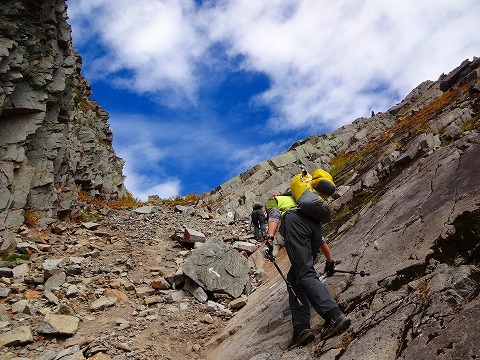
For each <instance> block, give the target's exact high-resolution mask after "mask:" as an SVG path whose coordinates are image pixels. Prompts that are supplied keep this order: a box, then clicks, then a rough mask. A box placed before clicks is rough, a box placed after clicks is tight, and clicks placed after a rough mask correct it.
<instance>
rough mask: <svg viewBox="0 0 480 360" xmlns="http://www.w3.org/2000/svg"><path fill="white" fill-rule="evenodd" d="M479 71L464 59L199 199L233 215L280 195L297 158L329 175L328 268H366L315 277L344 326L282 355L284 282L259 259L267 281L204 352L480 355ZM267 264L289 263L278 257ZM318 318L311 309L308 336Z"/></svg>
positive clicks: (286, 327) (241, 355) (242, 355)
mask: <svg viewBox="0 0 480 360" xmlns="http://www.w3.org/2000/svg"><path fill="white" fill-rule="evenodd" d="M479 65H480V59H478V58H475V59H473V61H468V60H466V61H465V62H463V63H462V64H461V65H460V66H459V67H458V68H456V69H454V70H453V71H452V72H451V73H449V74H448V75H442V76H441V77H440V78H439V80H437V81H428V82H424V83H422V84H421V85H420V86H418V87H417V88H416V89H414V90H413V91H412V92H411V93H410V94H409V95H408V96H407V97H406V98H405V99H404V100H403V101H402V102H401V103H399V104H398V105H396V106H394V107H392V108H391V109H390V110H388V111H387V112H385V113H381V114H377V115H375V116H373V117H372V118H370V119H364V118H362V119H357V120H355V121H354V122H353V123H352V124H350V125H347V126H344V127H342V128H340V129H338V130H336V131H334V132H333V133H329V134H324V135H321V136H311V137H310V138H308V139H306V140H305V141H302V142H298V143H296V144H294V145H293V146H292V147H291V148H290V149H288V150H287V151H286V152H285V153H284V154H282V155H279V156H277V157H275V158H273V159H271V160H269V161H266V162H264V163H262V164H259V165H257V166H256V167H255V168H253V169H251V170H250V171H247V172H246V173H244V174H241V175H240V176H238V177H236V178H234V179H232V180H230V181H229V182H227V183H225V184H223V185H221V186H219V187H218V188H217V189H216V190H215V191H213V192H212V193H211V194H210V195H209V197H210V199H216V200H217V201H218V204H219V206H218V208H219V211H221V212H222V211H223V212H226V211H229V210H230V211H232V212H233V211H235V209H236V215H237V216H238V217H242V216H244V214H246V213H248V212H249V211H250V208H251V204H252V202H253V201H255V200H265V199H266V198H267V197H268V196H269V195H270V194H272V193H278V192H283V191H284V190H285V189H287V188H288V186H289V178H290V176H291V175H292V174H295V173H298V172H299V170H300V166H305V167H306V169H307V170H310V171H312V170H313V169H314V168H316V167H323V168H325V169H328V170H330V171H331V173H332V174H333V175H334V180H335V182H336V184H337V186H338V189H337V190H338V191H337V193H336V195H335V199H334V200H333V201H332V202H331V207H332V208H333V209H334V212H335V213H334V219H333V221H332V222H331V223H329V224H327V225H326V226H325V227H324V230H325V237H326V239H327V241H328V242H329V243H330V245H331V248H332V254H333V256H334V259H335V260H336V262H337V263H338V265H337V269H343V270H348V271H357V272H358V271H362V270H363V271H367V272H368V273H369V274H370V275H369V276H364V277H361V276H359V275H349V274H340V273H337V274H335V275H334V276H332V277H330V278H326V279H324V280H323V281H325V283H326V284H327V287H328V288H329V289H330V291H331V292H332V294H333V295H334V297H335V298H336V299H337V301H338V302H339V304H340V306H341V308H343V309H344V311H345V312H346V313H347V314H348V316H349V317H350V318H351V319H352V326H351V327H350V329H349V331H348V332H347V333H346V334H344V335H343V336H340V337H336V338H332V339H329V340H327V341H319V340H316V341H315V342H314V343H313V344H312V345H309V346H306V347H304V348H300V349H294V350H291V351H286V350H284V349H285V346H284V345H285V344H287V343H288V341H289V337H290V336H291V322H290V314H289V311H288V302H287V290H286V287H285V283H284V282H283V280H282V279H281V277H280V276H279V274H278V273H277V272H276V270H275V268H273V267H272V266H271V265H270V264H265V268H266V270H267V273H268V281H267V282H266V283H265V284H263V285H262V286H260V287H259V288H258V289H257V291H255V293H253V294H252V295H250V297H249V302H248V304H247V305H246V306H245V307H244V308H243V309H241V310H240V312H239V313H238V314H237V315H236V316H235V317H234V318H233V319H232V320H230V322H229V324H228V326H227V327H226V329H224V331H223V332H222V333H221V334H220V335H219V336H217V337H216V338H215V339H214V340H213V341H212V342H211V343H210V347H211V351H210V352H209V355H208V357H207V359H221V358H226V357H228V358H229V359H255V360H260V359H378V360H380V359H412V360H413V359H433V358H440V359H476V358H478V357H479V356H480V346H479V344H478V336H477V334H478V332H479V331H480V325H479V322H478V318H479V315H480V313H479V309H480V306H479V305H480V300H479V293H480V268H479V265H480V228H479V224H480V182H479V181H478V176H479V174H480V132H479V127H480V68H479ZM277 262H278V263H279V265H280V266H281V268H282V269H283V270H284V271H285V272H286V271H287V270H288V267H289V263H288V258H287V257H286V255H285V253H284V252H283V251H281V252H280V253H279V256H278V257H277ZM323 263H324V259H322V258H319V259H318V264H317V265H318V273H319V276H320V275H321V273H322V270H323ZM312 311H313V310H312ZM321 325H322V320H321V318H319V317H318V316H314V322H313V329H314V331H315V332H316V333H317V334H318V333H319V332H320V330H321Z"/></svg>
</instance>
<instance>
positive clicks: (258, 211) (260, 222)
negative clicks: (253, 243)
mask: <svg viewBox="0 0 480 360" xmlns="http://www.w3.org/2000/svg"><path fill="white" fill-rule="evenodd" d="M252 207H253V211H252V213H251V215H250V222H249V225H248V229H249V230H250V229H251V227H252V224H253V237H254V239H255V240H257V241H259V240H260V235H261V236H262V240H263V239H265V238H266V236H267V221H266V220H265V213H264V212H263V205H262V204H261V203H259V202H256V203H254V204H253V206H252Z"/></svg>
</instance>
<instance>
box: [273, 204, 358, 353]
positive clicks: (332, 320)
mask: <svg viewBox="0 0 480 360" xmlns="http://www.w3.org/2000/svg"><path fill="white" fill-rule="evenodd" d="M265 207H266V209H267V212H268V231H267V233H268V235H267V242H266V246H267V251H269V252H270V254H271V253H272V252H273V244H272V242H273V240H274V235H275V232H276V231H277V228H278V229H279V232H280V234H281V235H282V236H283V238H284V241H285V247H286V250H287V254H288V258H289V260H290V263H291V267H290V270H289V271H288V274H287V280H288V281H289V282H290V284H291V285H292V288H293V293H292V292H291V291H289V305H290V310H291V313H292V325H293V337H292V340H291V342H290V344H289V345H288V347H289V348H293V347H296V346H303V345H306V344H308V343H309V342H311V341H313V340H314V339H315V334H314V333H313V331H312V329H311V328H310V306H312V307H313V309H314V310H315V311H316V312H317V313H318V314H319V315H320V316H321V317H322V318H323V319H324V320H325V325H324V328H323V330H322V332H321V339H322V340H326V339H329V338H331V337H333V336H335V335H338V334H340V333H342V332H344V331H345V330H346V329H347V328H348V327H349V326H350V323H351V320H350V319H348V318H347V317H346V316H345V315H344V314H343V313H342V312H341V311H340V309H339V307H338V305H337V303H336V302H335V301H334V300H333V299H332V297H331V295H330V293H329V292H328V289H327V288H326V286H325V284H323V282H321V281H320V279H319V278H318V277H317V273H316V270H315V268H314V261H315V258H316V256H317V255H318V253H319V252H320V251H321V252H322V254H323V255H324V256H325V258H326V264H325V274H326V275H327V276H331V275H333V273H334V272H335V262H334V261H333V258H332V255H331V253H330V248H329V246H328V244H327V243H326V242H324V241H323V238H322V224H321V223H320V222H318V221H315V220H313V219H311V218H310V217H308V216H306V215H304V214H303V213H302V212H301V211H300V209H299V208H298V207H297V204H296V202H295V199H294V198H293V197H290V196H276V197H275V198H272V199H269V200H268V201H267V203H266V205H265ZM280 220H281V221H280ZM279 225H280V226H279ZM295 295H296V296H297V297H298V299H299V300H300V301H301V303H302V304H303V306H301V305H300V304H299V303H298V301H297V298H296V297H295Z"/></svg>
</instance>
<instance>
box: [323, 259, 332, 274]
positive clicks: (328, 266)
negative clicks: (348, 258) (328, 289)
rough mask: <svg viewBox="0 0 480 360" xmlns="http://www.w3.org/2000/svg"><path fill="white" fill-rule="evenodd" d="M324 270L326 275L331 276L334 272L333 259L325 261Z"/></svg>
mask: <svg viewBox="0 0 480 360" xmlns="http://www.w3.org/2000/svg"><path fill="white" fill-rule="evenodd" d="M324 271H325V274H326V275H327V276H332V275H333V274H334V273H335V261H333V260H332V261H331V262H328V261H325V269H324Z"/></svg>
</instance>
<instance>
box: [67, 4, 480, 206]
mask: <svg viewBox="0 0 480 360" xmlns="http://www.w3.org/2000/svg"><path fill="white" fill-rule="evenodd" d="M67 5H68V14H69V22H70V24H71V25H72V37H73V41H74V46H75V48H76V49H77V51H78V53H79V54H80V55H81V56H82V58H83V69H82V73H83V74H84V76H85V78H86V79H87V80H88V81H89V82H90V83H91V85H92V90H93V93H94V94H93V95H92V98H94V99H95V100H97V101H98V102H99V103H100V105H101V106H102V107H104V108H105V110H106V111H107V112H108V113H109V114H110V120H109V123H110V127H111V129H112V131H113V133H114V148H115V151H116V153H117V155H119V156H120V157H122V158H123V159H124V160H125V161H126V164H125V167H124V175H126V180H125V185H126V186H127V189H128V190H129V191H130V192H131V193H132V194H133V195H134V196H135V197H137V198H139V199H142V200H145V199H146V198H147V197H148V195H159V196H160V197H162V198H169V197H172V196H175V195H186V194H189V193H198V194H201V193H203V192H208V191H210V190H212V189H214V188H215V187H217V186H218V185H220V184H222V183H224V182H225V181H227V180H229V179H231V178H232V177H234V176H236V175H239V174H240V173H242V172H244V171H246V170H248V169H250V168H252V167H253V166H255V165H256V164H258V163H260V162H262V161H265V160H267V159H270V158H272V157H274V156H276V155H278V154H280V153H282V152H283V151H285V150H286V149H287V148H288V147H289V146H290V145H291V144H292V143H294V142H295V141H297V140H301V139H304V138H306V137H308V136H309V135H311V134H322V133H325V132H329V131H333V130H335V129H337V128H339V127H340V126H342V125H345V124H347V123H351V122H352V121H353V120H355V119H357V118H359V117H369V116H370V114H371V112H372V111H375V112H379V111H385V110H387V109H389V108H390V107H391V106H393V105H395V104H397V103H398V102H400V101H401V100H402V99H403V98H404V97H405V96H406V95H407V94H408V92H410V90H412V89H413V88H414V87H416V86H417V85H418V84H420V83H421V82H422V81H425V80H437V79H438V77H439V76H440V75H441V74H442V73H447V72H449V71H450V70H452V69H453V68H455V67H456V66H458V65H459V64H460V63H461V62H462V61H463V60H465V59H470V60H471V59H473V57H474V56H480V37H479V36H478V16H479V15H480V1H477V0H462V1H452V0H423V1H418V0H404V1H386V0H364V1H344V0H339V1H331V0H329V1H327V0H268V1H267V0H228V1H227V0H218V1H208V0H204V1H201V0H197V1H192V0H135V1H132V0H68V1H67Z"/></svg>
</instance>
